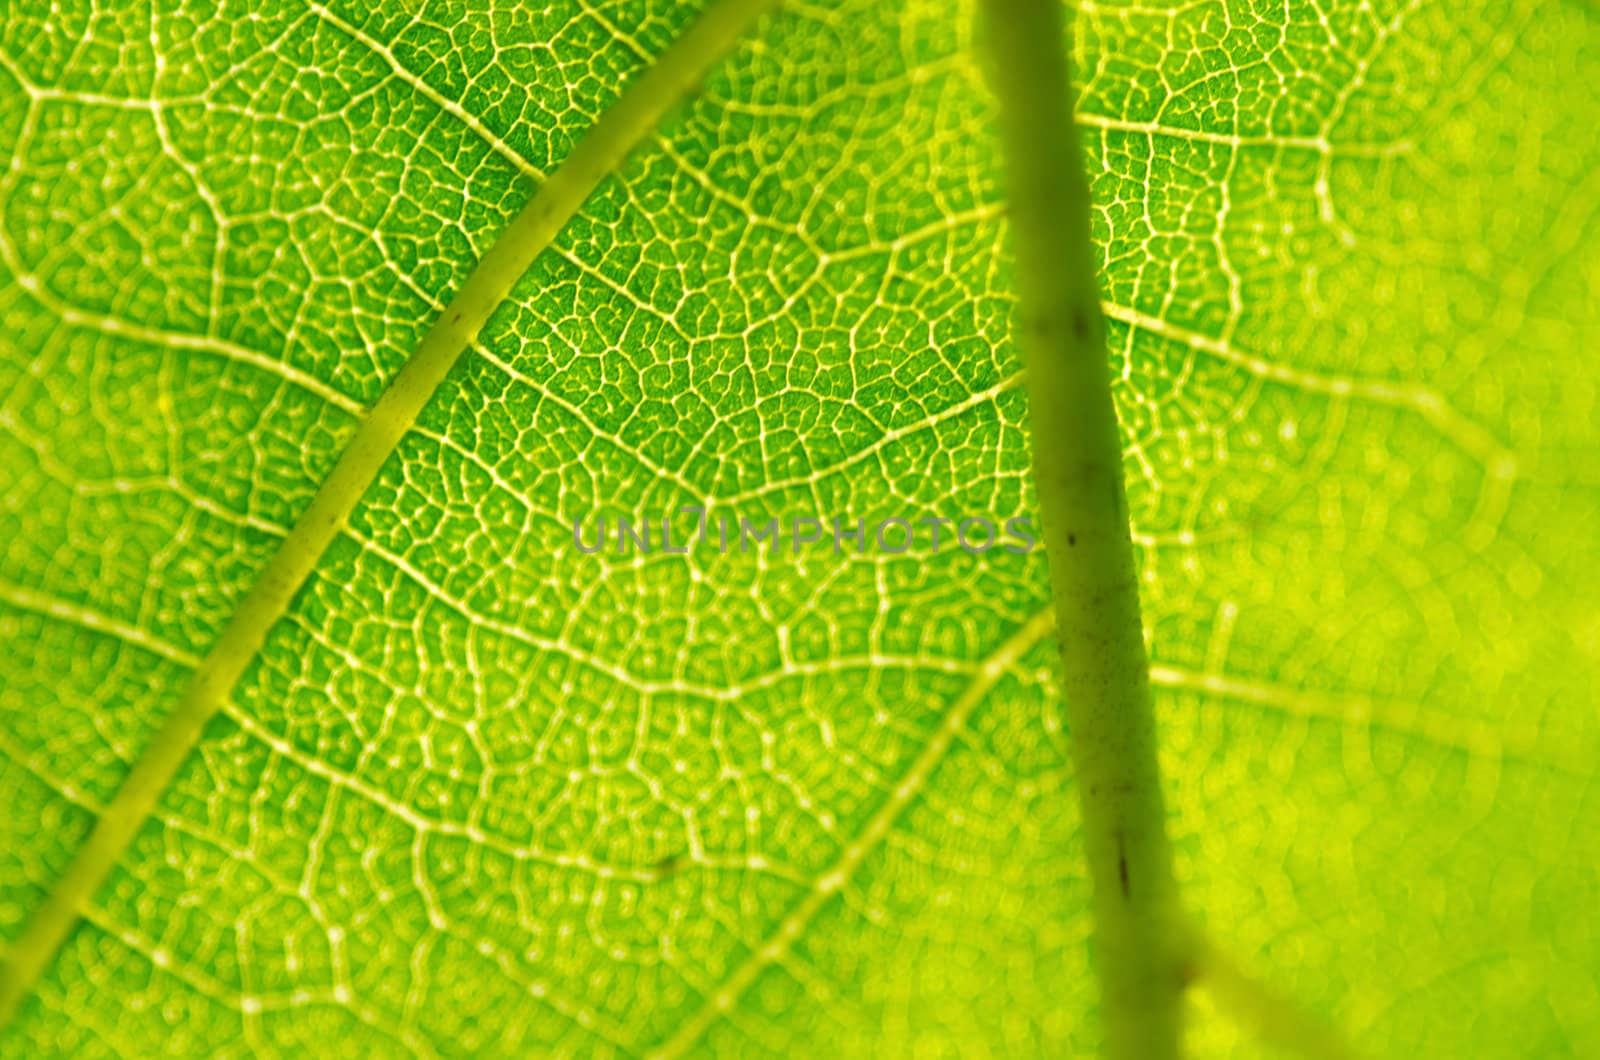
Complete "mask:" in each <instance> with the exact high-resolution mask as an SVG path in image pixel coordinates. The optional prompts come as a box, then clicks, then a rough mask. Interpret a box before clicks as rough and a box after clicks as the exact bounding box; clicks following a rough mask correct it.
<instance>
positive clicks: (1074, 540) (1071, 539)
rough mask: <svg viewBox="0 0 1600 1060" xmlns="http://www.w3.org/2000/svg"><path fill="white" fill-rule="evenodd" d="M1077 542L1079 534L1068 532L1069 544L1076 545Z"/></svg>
mask: <svg viewBox="0 0 1600 1060" xmlns="http://www.w3.org/2000/svg"><path fill="white" fill-rule="evenodd" d="M1077 543H1078V535H1077V534H1068V535H1067V544H1068V545H1076V544H1077Z"/></svg>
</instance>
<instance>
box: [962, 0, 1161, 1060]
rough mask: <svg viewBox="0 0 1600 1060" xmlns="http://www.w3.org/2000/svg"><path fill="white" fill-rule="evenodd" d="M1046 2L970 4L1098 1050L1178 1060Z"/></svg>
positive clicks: (1138, 708)
mask: <svg viewBox="0 0 1600 1060" xmlns="http://www.w3.org/2000/svg"><path fill="white" fill-rule="evenodd" d="M1062 6H1063V5H1062V4H1061V2H1060V0H984V3H983V8H982V10H983V13H984V15H985V26H984V29H985V32H986V34H987V37H988V41H989V46H990V49H991V58H992V60H993V61H992V64H991V66H992V71H991V74H992V79H993V84H994V88H995V93H996V96H997V97H998V99H999V103H1000V133H1001V148H1002V153H1003V155H1004V157H1005V163H1006V176H1007V184H1008V191H1009V200H1010V207H1011V220H1012V225H1011V238H1012V245H1013V246H1014V248H1015V250H1016V261H1017V293H1018V301H1019V305H1020V313H1019V321H1018V323H1019V336H1018V341H1019V345H1020V348H1021V352H1022V356H1023V364H1024V367H1025V370H1026V373H1027V377H1026V385H1027V393H1028V402H1029V413H1030V419H1031V423H1032V449H1033V470H1034V477H1035V481H1036V482H1037V484H1038V491H1039V514H1040V522H1041V529H1042V535H1041V536H1042V538H1043V541H1044V544H1045V553H1046V556H1047V557H1048V561H1049V566H1050V583H1051V591H1052V594H1053V596H1054V599H1055V606H1056V628H1057V632H1058V633H1059V636H1060V640H1061V662H1062V678H1063V691H1064V693H1065V715H1066V719H1067V727H1068V730H1069V743H1070V746H1071V748H1072V757H1073V764H1074V767H1075V770H1076V773H1077V781H1078V793H1079V805H1080V810H1081V814H1082V820H1083V827H1082V836H1083V846H1084V855H1085V858H1086V859H1087V861H1088V868H1089V877H1090V882H1091V887H1092V898H1091V909H1092V912H1093V915H1094V957H1095V968H1096V974H1097V976H1098V978H1099V980H1100V995H1101V1014H1102V1023H1103V1026H1104V1031H1105V1041H1104V1050H1105V1054H1106V1056H1108V1057H1110V1058H1112V1060H1172V1058H1176V1057H1177V1056H1179V1055H1180V1051H1181V1049H1180V1046H1181V1042H1180V1038H1181V1027H1180V1023H1181V1021H1180V1009H1181V996H1182V991H1183V987H1184V983H1185V979H1186V978H1187V975H1188V974H1189V970H1188V965H1189V963H1190V954H1189V947H1188V943H1187V941H1186V940H1187V938H1188V935H1187V931H1186V926H1185V925H1184V923H1183V921H1182V918H1181V914H1180V912H1179V906H1178V895H1177V885H1176V883H1175V882H1174V880H1173V873H1172V852H1171V847H1170V844H1169V842H1168V839H1167V834H1166V811H1165V807H1164V805H1163V802H1162V795H1161V777H1160V769H1159V766H1158V763H1157V760H1156V741H1155V715H1154V709H1153V706H1152V702H1151V697H1150V668H1149V659H1148V656H1147V655H1146V650H1145V643H1144V628H1143V623H1142V621H1141V618H1140V613H1139V588H1138V579H1137V575H1136V568H1135V564H1134V556H1133V542H1132V537H1131V533H1130V529H1129V524H1128V506H1127V497H1126V487H1125V485H1124V482H1123V468H1122V439H1121V432H1120V431H1119V430H1118V426H1117V415H1116V409H1115V406H1114V405H1113V403H1112V398H1111V378H1110V371H1109V369H1108V367H1107V365H1106V360H1107V350H1106V342H1105V320H1104V316H1103V315H1102V310H1101V298H1100V289H1099V284H1098V282H1097V280H1096V276H1095V262H1094V244H1093V238H1092V236H1093V234H1092V230H1091V227H1090V199H1089V186H1088V180H1087V178H1086V176H1085V175H1084V172H1083V168H1082V162H1081V159H1080V153H1079V150H1078V143H1077V133H1076V128H1075V125H1074V122H1073V113H1072V111H1073V103H1072V92H1071V89H1070V86H1069V78H1068V71H1067V49H1066V47H1065V46H1064V45H1065V41H1066V40H1067V33H1066V27H1065V25H1064V24H1063V18H1062Z"/></svg>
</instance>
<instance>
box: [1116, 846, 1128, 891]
mask: <svg viewBox="0 0 1600 1060" xmlns="http://www.w3.org/2000/svg"><path fill="white" fill-rule="evenodd" d="M1117 879H1118V880H1119V881H1120V882H1121V883H1122V897H1124V898H1126V897H1128V890H1129V889H1128V852H1127V850H1125V849H1124V848H1123V845H1122V833H1121V832H1118V833H1117Z"/></svg>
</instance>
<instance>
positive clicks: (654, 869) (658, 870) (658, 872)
mask: <svg viewBox="0 0 1600 1060" xmlns="http://www.w3.org/2000/svg"><path fill="white" fill-rule="evenodd" d="M678 864H679V858H678V855H676V854H668V855H667V856H666V857H664V858H662V859H661V860H660V861H658V862H656V863H655V864H654V865H652V866H651V867H650V871H651V874H652V875H653V876H654V877H655V878H656V879H658V880H664V879H666V878H667V877H668V876H671V875H672V874H673V873H675V872H677V871H678Z"/></svg>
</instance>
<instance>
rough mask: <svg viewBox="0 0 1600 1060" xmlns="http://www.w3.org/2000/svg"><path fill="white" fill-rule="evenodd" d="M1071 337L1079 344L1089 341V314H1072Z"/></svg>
mask: <svg viewBox="0 0 1600 1060" xmlns="http://www.w3.org/2000/svg"><path fill="white" fill-rule="evenodd" d="M1072 337H1073V338H1075V339H1077V340H1078V341H1079V342H1088V341H1089V314H1087V313H1074V314H1072Z"/></svg>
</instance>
